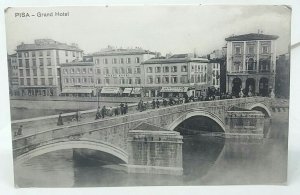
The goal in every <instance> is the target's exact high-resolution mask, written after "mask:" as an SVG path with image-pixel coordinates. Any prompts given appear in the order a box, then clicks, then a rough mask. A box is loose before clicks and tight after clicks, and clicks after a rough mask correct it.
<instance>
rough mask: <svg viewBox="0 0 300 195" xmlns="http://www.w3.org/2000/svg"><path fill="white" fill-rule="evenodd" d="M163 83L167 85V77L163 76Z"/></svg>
mask: <svg viewBox="0 0 300 195" xmlns="http://www.w3.org/2000/svg"><path fill="white" fill-rule="evenodd" d="M163 83H165V84H168V83H169V76H163Z"/></svg>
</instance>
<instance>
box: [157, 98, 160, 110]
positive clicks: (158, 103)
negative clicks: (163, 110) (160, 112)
mask: <svg viewBox="0 0 300 195" xmlns="http://www.w3.org/2000/svg"><path fill="white" fill-rule="evenodd" d="M159 105H160V102H159V100H158V99H156V108H159Z"/></svg>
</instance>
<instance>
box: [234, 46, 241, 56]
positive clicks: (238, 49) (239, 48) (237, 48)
mask: <svg viewBox="0 0 300 195" xmlns="http://www.w3.org/2000/svg"><path fill="white" fill-rule="evenodd" d="M234 49H235V54H241V47H240V46H235V48H234Z"/></svg>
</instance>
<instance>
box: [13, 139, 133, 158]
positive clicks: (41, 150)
mask: <svg viewBox="0 0 300 195" xmlns="http://www.w3.org/2000/svg"><path fill="white" fill-rule="evenodd" d="M75 148H78V149H79V148H80V149H91V150H97V151H101V152H105V153H108V154H111V155H113V156H115V157H117V158H119V159H120V160H122V161H123V162H124V163H128V154H127V153H126V152H125V151H123V150H122V149H120V148H117V147H115V146H113V145H111V144H108V143H105V142H99V141H97V142H96V141H88V140H76V141H75V140H74V141H73V140H72V141H70V140H68V141H60V142H56V143H51V144H47V145H44V146H41V147H38V148H35V149H33V150H30V151H28V152H26V153H24V154H21V155H20V156H17V157H16V159H15V162H16V163H17V164H21V163H23V162H25V161H27V160H29V159H31V158H33V157H36V156H40V155H42V154H46V153H49V152H54V151H58V150H65V149H75Z"/></svg>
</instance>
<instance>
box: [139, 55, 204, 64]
mask: <svg viewBox="0 0 300 195" xmlns="http://www.w3.org/2000/svg"><path fill="white" fill-rule="evenodd" d="M187 56H188V54H175V55H173V56H171V57H169V58H161V57H160V58H151V59H149V60H146V61H145V62H143V63H142V64H170V63H187V62H204V63H205V62H206V63H207V62H209V60H208V59H206V58H198V57H196V58H192V57H187Z"/></svg>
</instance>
